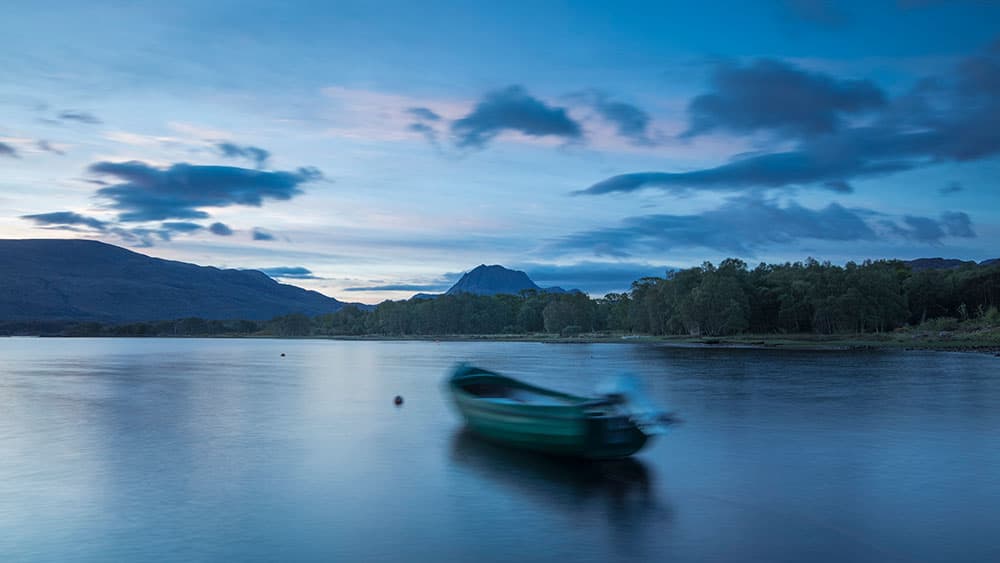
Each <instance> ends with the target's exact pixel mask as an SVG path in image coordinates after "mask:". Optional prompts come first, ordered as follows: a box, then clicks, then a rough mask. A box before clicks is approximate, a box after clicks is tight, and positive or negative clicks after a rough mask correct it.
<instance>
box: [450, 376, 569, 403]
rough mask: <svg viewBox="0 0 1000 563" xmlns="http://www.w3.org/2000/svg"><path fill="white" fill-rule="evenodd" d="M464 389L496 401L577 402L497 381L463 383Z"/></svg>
mask: <svg viewBox="0 0 1000 563" xmlns="http://www.w3.org/2000/svg"><path fill="white" fill-rule="evenodd" d="M462 389H464V390H465V391H466V392H468V393H471V394H473V395H475V396H477V397H480V398H482V399H485V400H488V401H490V402H494V403H511V404H530V405H548V406H565V405H573V404H576V401H573V400H572V399H568V398H562V397H559V396H554V395H548V394H545V393H539V392H535V391H532V390H530V389H524V388H522V387H510V386H507V385H503V384H500V383H495V382H470V383H467V384H465V385H462Z"/></svg>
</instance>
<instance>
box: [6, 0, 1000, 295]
mask: <svg viewBox="0 0 1000 563" xmlns="http://www.w3.org/2000/svg"><path fill="white" fill-rule="evenodd" d="M990 4H991V3H986V2H961V1H952V2H946V1H933V0H900V1H891V2H837V3H825V2H816V1H809V0H784V1H773V2H765V1H762V2H752V3H751V2H701V3H696V4H692V3H689V2H655V3H653V2H649V3H629V2H616V3H613V4H611V3H587V2H572V3H568V2H499V3H496V2H492V3H486V2H482V3H479V2H420V3H416V2H323V3H304V2H300V3H278V2H274V3H259V2H183V1H179V2H171V3H106V2H88V3H79V2H66V3H59V2H18V1H14V2H9V3H7V4H5V9H4V12H5V17H4V18H3V19H2V20H0V73H2V76H3V80H0V109H2V111H0V170H2V172H3V174H0V209H2V210H3V213H0V236H4V237H8V238H39V237H52V238H54V237H76V238H94V239H99V240H104V241H107V242H110V243H114V244H120V245H123V246H127V247H129V248H133V249H136V250H138V251H140V252H143V253H147V254H150V255H154V256H159V257H164V258H171V259H178V260H185V261H191V262H196V263H199V264H206V265H214V266H220V267H236V268H261V269H267V271H269V272H270V273H271V275H274V276H276V277H279V279H282V280H285V281H288V282H290V283H295V284H298V285H302V286H304V287H308V288H311V289H317V290H319V291H322V292H324V293H326V294H328V295H331V296H334V297H337V298H340V299H343V300H349V301H365V302H370V303H374V302H378V301H381V300H382V299H386V298H394V299H398V298H405V297H408V296H409V295H411V294H412V293H414V292H415V291H435V290H441V289H445V288H447V286H448V285H449V284H450V283H451V282H452V281H454V279H456V277H457V276H458V275H460V274H461V272H463V271H466V270H468V269H471V268H472V267H474V266H476V265H478V264H480V263H487V264H493V263H500V264H504V265H506V266H509V267H518V268H522V269H525V270H526V271H528V273H529V274H530V275H532V276H533V278H535V279H536V281H538V282H539V283H540V284H541V285H561V286H564V287H580V288H582V289H584V290H586V291H589V292H592V293H594V294H603V293H604V292H607V291H614V290H624V289H627V287H628V284H629V282H630V281H632V280H633V279H635V278H637V277H639V276H643V275H657V274H662V273H663V271H664V269H665V268H667V267H684V266H691V265H696V264H700V263H701V262H702V261H704V260H712V261H718V260H720V259H722V258H725V257H729V256H736V257H740V258H743V259H745V260H747V261H748V262H751V263H756V262H759V261H769V262H773V261H786V260H801V259H804V258H806V257H808V256H813V257H815V258H818V259H820V260H831V261H833V262H844V261H847V260H863V259H866V258H885V257H898V258H915V257H922V256H947V257H956V258H964V259H976V260H982V259H986V258H994V257H997V256H998V255H1000V251H998V250H997V249H998V248H1000V246H998V245H997V244H996V241H997V240H1000V197H998V186H997V184H996V179H997V178H998V177H1000V159H998V155H1000V25H997V23H996V22H1000V6H997V5H995V4H994V5H990Z"/></svg>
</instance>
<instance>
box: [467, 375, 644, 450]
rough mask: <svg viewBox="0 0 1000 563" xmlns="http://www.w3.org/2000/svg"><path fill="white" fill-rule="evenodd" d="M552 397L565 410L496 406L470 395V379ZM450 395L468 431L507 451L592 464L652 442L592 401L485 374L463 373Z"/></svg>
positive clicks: (500, 403) (497, 403) (507, 404)
mask: <svg viewBox="0 0 1000 563" xmlns="http://www.w3.org/2000/svg"><path fill="white" fill-rule="evenodd" d="M492 376H496V378H498V379H496V381H498V382H500V383H502V384H504V385H518V386H519V387H520V388H523V389H530V390H532V391H534V392H539V393H546V394H548V396H551V397H554V398H556V399H559V401H560V402H562V403H563V404H553V405H536V404H523V403H516V402H504V401H497V400H491V399H489V398H483V397H480V396H477V395H476V394H474V393H470V392H468V391H467V387H466V386H465V385H464V383H467V382H468V381H469V379H468V378H469V377H477V378H479V379H478V381H488V380H489V378H491V377H492ZM449 389H450V392H451V395H452V398H453V400H454V402H455V405H456V407H457V408H458V411H459V412H460V413H461V415H462V417H463V418H464V419H465V422H466V425H467V426H468V428H469V429H470V430H472V431H473V432H474V433H475V434H477V435H479V436H481V437H483V438H485V439H487V440H490V441H492V442H495V443H498V444H503V445H506V446H510V447H514V448H519V449H524V450H530V451H535V452H541V453H546V454H551V455H559V456H571V457H582V458H588V459H608V458H620V457H626V456H629V455H632V454H633V453H635V452H637V451H639V450H640V449H641V448H642V447H643V446H644V445H645V444H646V442H647V440H648V437H647V436H646V434H644V433H643V432H642V431H641V430H640V429H639V428H638V427H637V426H636V425H635V424H634V423H632V422H631V421H630V420H629V419H628V418H627V417H625V416H621V415H617V414H615V413H613V412H608V409H601V408H594V407H590V406H587V405H588V403H592V402H593V401H592V400H591V399H587V398H584V397H574V396H571V395H564V394H561V393H556V392H551V391H547V390H543V389H540V388H537V387H533V386H529V385H526V384H523V383H521V382H517V381H516V380H511V379H510V378H505V377H503V376H499V375H496V374H492V373H491V372H485V370H479V371H477V372H475V373H470V372H469V371H468V368H466V371H464V372H459V371H458V370H456V374H455V375H453V376H452V378H451V380H450V381H449Z"/></svg>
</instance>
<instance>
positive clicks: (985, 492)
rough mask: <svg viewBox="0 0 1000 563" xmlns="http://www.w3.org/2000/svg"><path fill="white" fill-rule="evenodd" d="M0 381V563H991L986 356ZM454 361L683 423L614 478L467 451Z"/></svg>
mask: <svg viewBox="0 0 1000 563" xmlns="http://www.w3.org/2000/svg"><path fill="white" fill-rule="evenodd" d="M282 354H284V356H282ZM0 357H2V359H3V364H2V368H0V560H3V561H19V562H20V561H25V562H36V561H59V562H67V561H185V562H195V561H476V562H485V561H508V560H520V561H551V560H562V561H567V562H568V561H574V562H579V561H609V560H620V561H914V560H919V561H942V562H944V561H948V562H956V561H1000V358H997V357H993V356H990V355H985V354H959V353H934V352H837V351H823V352H807V351H775V350H752V349H715V348H671V347H665V346H659V345H650V344H624V343H623V344H541V343H492V342H440V343H437V342H428V341H423V342H399V341H389V342H372V341H355V342H351V341H322V340H263V339H261V340H257V339H246V340H238V339H234V340H227V339H111V338H108V339H55V338H53V339H39V338H2V339H0ZM460 360H468V361H472V362H474V363H477V364H479V365H482V366H484V367H488V368H491V369H495V370H498V371H501V372H503V373H507V374H510V375H514V376H517V377H522V378H524V379H527V380H530V381H532V382H535V383H540V384H542V385H546V386H551V387H554V388H558V389H560V390H566V391H571V392H580V393H587V392H589V391H590V390H591V389H593V388H594V386H595V385H596V384H597V382H598V381H599V380H600V379H601V378H602V377H603V376H605V375H607V374H615V373H619V372H622V371H631V372H634V373H636V374H638V375H639V376H640V378H641V379H642V381H643V383H644V384H645V386H646V387H647V390H648V392H649V394H650V395H651V396H653V397H654V398H655V401H656V402H657V403H659V404H661V405H664V406H666V407H668V408H669V409H670V410H674V411H676V412H677V413H678V414H679V415H680V416H681V417H682V418H683V419H684V423H683V424H682V425H679V426H677V427H675V428H674V429H673V430H672V431H671V432H670V433H668V434H667V435H666V436H663V437H659V438H658V439H657V440H656V441H654V442H653V443H652V444H651V445H649V446H648V447H647V449H645V450H643V451H642V452H641V453H640V454H638V455H637V456H635V457H634V458H632V459H629V460H622V461H615V462H611V463H604V464H583V463H567V462H559V461H556V460H551V459H548V458H545V457H538V456H534V455H527V454H520V453H517V452H510V451H507V450H504V449H502V448H499V447H496V446H492V445H490V444H485V443H482V442H481V441H479V440H477V439H476V438H475V437H474V436H470V435H468V434H467V433H466V432H463V431H462V430H461V429H462V424H461V422H460V420H459V418H458V416H457V415H456V413H455V412H454V410H453V409H452V408H451V405H450V404H449V403H448V402H447V401H446V399H445V397H444V395H443V393H442V385H441V384H442V381H443V379H444V377H445V374H446V372H447V370H448V369H449V368H450V367H451V366H452V365H453V364H454V363H455V362H457V361H460ZM396 395H402V396H403V397H404V399H405V403H404V404H403V405H402V406H401V407H396V406H394V405H393V398H394V397H395V396H396Z"/></svg>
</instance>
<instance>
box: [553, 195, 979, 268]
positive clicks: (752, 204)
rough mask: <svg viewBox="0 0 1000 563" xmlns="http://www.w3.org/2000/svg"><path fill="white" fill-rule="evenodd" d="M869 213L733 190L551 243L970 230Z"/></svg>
mask: <svg viewBox="0 0 1000 563" xmlns="http://www.w3.org/2000/svg"><path fill="white" fill-rule="evenodd" d="M873 217H884V215H882V214H879V213H876V212H872V211H868V210H865V209H848V208H845V207H843V206H841V205H839V204H837V203H831V204H829V205H827V206H826V207H824V208H820V209H810V208H807V207H803V206H801V205H799V204H798V203H795V202H794V201H793V202H789V203H788V204H787V205H784V206H782V205H780V204H779V203H777V202H775V201H772V200H768V199H764V198H760V197H756V196H737V197H733V198H731V199H729V200H728V201H727V202H725V203H724V204H722V205H721V206H720V207H718V208H716V209H712V210H709V211H705V212H702V213H698V214H692V215H667V214H658V215H642V216H637V217H630V218H627V219H625V220H624V221H622V224H621V225H620V226H618V227H612V228H604V229H595V230H590V231H583V232H579V233H575V234H572V235H569V236H567V237H565V238H563V239H562V240H560V241H558V242H557V243H556V245H555V247H556V249H557V250H585V251H589V252H592V253H594V254H595V255H598V256H601V255H604V256H616V257H625V256H630V255H631V254H632V253H633V252H663V251H668V250H671V249H675V248H687V247H701V248H709V249H713V250H718V251H723V252H732V253H738V254H741V255H751V254H752V253H753V252H754V251H755V250H757V249H759V248H763V247H767V246H771V245H774V244H785V243H790V242H795V241H799V240H826V241H844V242H847V241H861V240H875V239H876V238H878V236H879V235H880V234H883V235H884V234H889V235H895V236H897V237H899V238H905V239H911V240H918V241H921V242H926V243H935V244H936V243H939V242H940V241H941V239H942V238H944V237H945V236H949V235H950V236H975V234H974V233H973V232H972V229H971V222H970V221H969V218H968V216H967V215H965V214H964V213H946V214H944V215H942V219H941V220H940V221H938V220H935V219H930V218H926V217H914V216H907V217H904V218H903V223H902V224H898V223H896V222H894V221H892V220H890V219H880V220H877V221H875V224H874V225H872V224H869V222H868V219H869V218H873ZM876 228H878V230H877V229H876ZM883 230H884V231H885V232H884V233H880V232H879V231H883Z"/></svg>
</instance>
